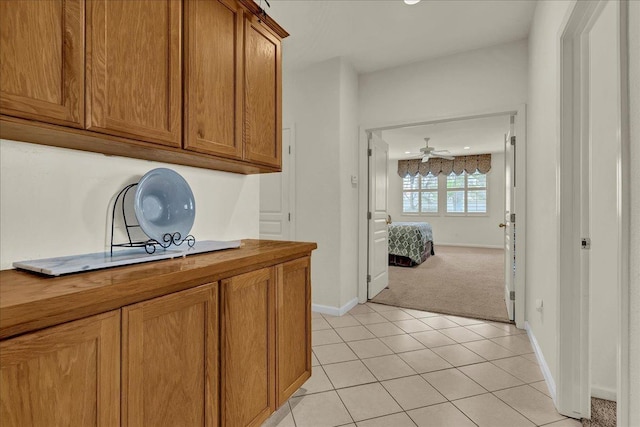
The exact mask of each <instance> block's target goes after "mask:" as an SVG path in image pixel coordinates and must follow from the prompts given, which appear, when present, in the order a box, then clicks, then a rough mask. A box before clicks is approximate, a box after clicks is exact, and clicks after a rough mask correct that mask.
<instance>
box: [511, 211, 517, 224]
mask: <svg viewBox="0 0 640 427" xmlns="http://www.w3.org/2000/svg"><path fill="white" fill-rule="evenodd" d="M510 219H511V222H516V214H514V213H512V214H511V218H510Z"/></svg>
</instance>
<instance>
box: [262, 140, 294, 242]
mask: <svg viewBox="0 0 640 427" xmlns="http://www.w3.org/2000/svg"><path fill="white" fill-rule="evenodd" d="M293 143H294V137H293V128H292V127H288V128H284V129H282V172H280V173H268V174H260V238H261V239H270V240H294V239H295V232H294V229H295V227H294V226H293V219H294V218H293V207H294V206H295V203H294V200H295V199H294V190H295V187H294V170H293V167H292V166H293V161H292V156H293V154H292V152H293Z"/></svg>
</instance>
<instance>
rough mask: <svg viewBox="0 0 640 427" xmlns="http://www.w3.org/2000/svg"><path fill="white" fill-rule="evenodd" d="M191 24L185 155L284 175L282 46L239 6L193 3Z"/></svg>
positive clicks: (189, 0) (188, 13)
mask: <svg viewBox="0 0 640 427" xmlns="http://www.w3.org/2000/svg"><path fill="white" fill-rule="evenodd" d="M185 23H186V25H185V28H186V36H185V40H186V42H185V121H186V123H185V138H184V147H185V148H187V149H189V150H193V151H198V152H203V153H210V154H215V155H219V156H224V157H230V158H234V159H244V160H247V161H249V162H252V163H257V164H262V165H266V166H273V167H276V168H280V166H281V164H282V160H281V156H282V154H281V150H282V129H281V128H282V125H281V121H282V119H281V114H282V105H281V103H282V101H281V88H280V85H281V81H282V71H281V68H282V53H281V42H280V39H279V38H278V36H277V35H275V34H274V33H273V32H272V31H271V30H269V29H268V28H267V27H266V26H265V25H264V23H263V22H262V21H261V19H260V18H258V17H256V16H255V15H254V14H252V13H250V12H249V11H248V10H246V9H245V8H244V7H243V6H241V5H240V4H239V3H237V2H236V1H235V0H214V1H208V2H202V1H198V0H186V1H185Z"/></svg>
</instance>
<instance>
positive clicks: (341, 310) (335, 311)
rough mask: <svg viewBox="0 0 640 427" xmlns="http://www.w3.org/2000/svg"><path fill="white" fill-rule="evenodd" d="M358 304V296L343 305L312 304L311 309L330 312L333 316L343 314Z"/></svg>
mask: <svg viewBox="0 0 640 427" xmlns="http://www.w3.org/2000/svg"><path fill="white" fill-rule="evenodd" d="M356 305H358V298H354V299H352V300H351V301H349V302H348V303H346V304H345V305H343V306H342V307H339V308H338V307H332V306H330V305H320V304H311V311H315V312H316V313H322V314H329V315H331V316H342V315H343V314H345V313H347V312H348V311H349V310H351V309H352V308H353V307H355V306H356Z"/></svg>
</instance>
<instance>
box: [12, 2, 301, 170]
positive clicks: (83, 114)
mask: <svg viewBox="0 0 640 427" xmlns="http://www.w3.org/2000/svg"><path fill="white" fill-rule="evenodd" d="M0 24H1V25H2V31H1V32H0V36H1V38H0V57H1V60H2V61H1V63H0V67H1V86H0V89H1V90H0V112H1V114H2V116H0V120H1V121H2V126H0V138H7V139H15V140H18V141H26V142H34V143H38V144H45V145H53V146H59V147H66V148H73V149H80V150H86V151H94V152H98V153H104V154H111V155H119V156H128V157H134V158H141V159H147V160H156V161H162V162H167V163H176V164H183V165H190V166H196V167H204V168H209V169H218V170H226V171H230V172H240V173H261V172H276V171H279V170H281V165H282V154H281V150H282V142H281V133H282V130H281V127H282V123H281V121H282V120H281V115H282V111H281V110H282V101H281V90H282V88H281V80H282V71H281V67H282V53H281V39H282V38H284V37H286V36H288V34H287V32H286V31H284V30H283V29H282V28H281V27H280V26H279V25H278V24H277V23H276V22H275V21H273V20H272V19H271V18H270V17H269V16H268V15H266V14H265V13H264V11H262V10H261V9H260V7H259V6H258V5H257V4H256V3H255V2H254V1H253V0H207V1H199V0H135V1H131V0H50V1H0ZM183 67H184V68H183Z"/></svg>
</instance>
